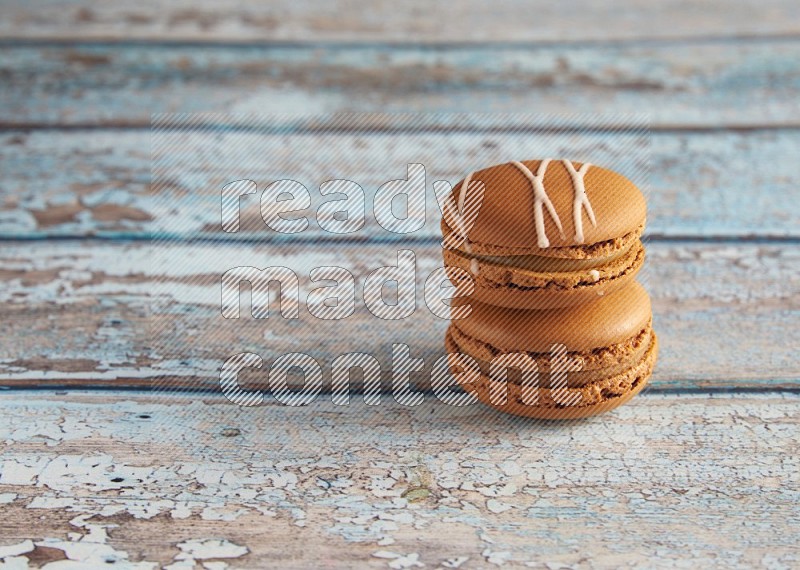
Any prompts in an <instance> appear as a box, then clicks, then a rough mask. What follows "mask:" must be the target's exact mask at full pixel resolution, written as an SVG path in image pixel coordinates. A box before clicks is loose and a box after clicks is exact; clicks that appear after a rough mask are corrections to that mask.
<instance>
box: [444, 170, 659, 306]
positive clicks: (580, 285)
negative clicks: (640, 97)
mask: <svg viewBox="0 0 800 570" xmlns="http://www.w3.org/2000/svg"><path fill="white" fill-rule="evenodd" d="M465 182H466V184H465ZM478 182H482V183H483V196H482V200H481V199H480V197H481V196H480V192H479V191H478V189H479V186H480V185H478V184H477V183H478ZM451 197H452V203H453V204H455V205H457V206H456V207H457V208H458V211H460V212H461V213H464V210H465V209H466V210H470V211H472V212H473V213H474V212H477V214H476V215H477V217H473V223H472V224H470V223H469V220H467V216H465V217H464V218H463V219H460V220H459V219H456V218H454V217H453V216H452V215H449V212H446V213H445V216H444V217H443V219H442V224H441V226H442V233H443V235H444V236H445V241H447V238H448V237H449V238H450V239H451V241H454V243H453V244H451V246H450V247H449V248H445V249H443V256H444V262H445V266H446V267H447V268H448V276H449V277H450V279H451V280H452V281H453V282H454V284H456V285H458V284H459V282H460V281H464V280H465V279H468V278H469V277H468V276H467V274H469V275H470V276H471V278H472V280H473V282H474V291H473V293H472V295H471V297H472V298H473V299H477V300H478V301H482V302H484V303H488V304H491V305H498V306H502V307H511V308H525V309H535V308H553V307H567V306H571V305H578V304H581V303H587V302H591V301H594V300H597V299H598V298H599V297H601V296H602V295H606V294H609V293H611V292H612V291H615V290H617V289H619V288H621V287H623V286H625V285H626V284H628V283H630V282H631V281H633V279H634V277H635V276H636V273H637V272H638V271H639V269H640V268H641V266H642V264H643V262H644V248H643V246H642V242H641V240H640V237H641V234H642V232H643V230H644V226H645V218H646V204H645V199H644V196H643V195H642V193H641V192H640V190H639V189H638V188H637V187H636V185H635V184H634V183H633V182H631V181H630V180H628V179H627V178H626V177H624V176H622V175H621V174H618V173H616V172H613V171H611V170H607V169H605V168H601V167H599V166H595V165H590V164H586V163H580V162H571V161H569V160H549V159H548V160H527V161H523V162H509V163H506V164H500V165H497V166H492V167H489V168H485V169H483V170H479V171H477V172H474V173H472V174H471V175H470V176H468V177H467V178H465V180H462V181H461V182H459V183H458V184H457V185H456V186H455V187H454V188H453V192H452V195H451ZM465 203H466V206H465ZM456 267H457V268H460V269H462V270H463V271H465V272H467V273H466V274H465V273H461V272H458V271H453V270H452V268H456Z"/></svg>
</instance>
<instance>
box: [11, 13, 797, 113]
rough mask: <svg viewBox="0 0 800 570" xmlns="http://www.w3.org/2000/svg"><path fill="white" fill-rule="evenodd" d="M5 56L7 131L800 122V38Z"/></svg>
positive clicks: (56, 48) (59, 50)
mask: <svg viewBox="0 0 800 570" xmlns="http://www.w3.org/2000/svg"><path fill="white" fill-rule="evenodd" d="M37 5H38V4H37ZM598 7H599V5H598ZM561 9H563V8H559V10H561ZM601 9H602V10H604V11H605V10H606V5H603V7H602V8H601ZM726 12H727V10H726ZM4 21H5V20H4ZM659 25H660V26H661V25H663V24H661V23H660V24H659ZM664 29H667V28H664ZM0 62H2V63H0V74H1V75H0V76H2V78H3V82H4V87H5V88H4V89H3V92H2V95H0V101H1V102H2V106H0V125H2V126H4V127H6V128H8V127H9V126H14V125H16V126H38V127H45V126H64V125H95V126H96V125H101V126H109V127H114V126H131V125H138V126H148V125H149V122H150V115H151V113H153V112H205V111H209V110H216V111H224V112H240V113H241V112H249V113H272V114H277V113H301V114H307V113H327V112H333V111H356V112H363V111H371V112H391V111H472V112H486V111H514V112H526V111H527V112H536V113H553V112H556V113H603V112H605V113H613V112H618V113H619V112H622V113H629V112H637V113H649V114H650V115H651V117H652V121H653V124H654V126H657V127H660V128H718V127H729V126H737V127H754V126H755V127H763V126H770V127H781V126H786V125H794V126H797V125H798V111H800V103H799V102H798V100H799V98H798V85H797V81H796V77H797V76H798V73H800V37H798V38H797V39H794V38H787V39H780V40H775V41H769V42H764V41H742V42H726V41H721V42H717V41H687V42H678V43H666V44H664V43H647V42H646V43H642V44H639V43H634V44H627V43H622V44H614V43H601V44H598V45H595V44H589V45H555V46H549V45H543V46H529V45H519V46H516V45H499V46H443V47H436V48H432V47H423V46H418V45H408V46H396V47H388V46H374V45H368V46H358V45H356V46H351V45H346V46H335V45H334V46H307V45H280V46H238V47H237V46H197V45H172V46H164V45H147V44H144V45H120V46H116V45H109V44H97V45H95V44H81V43H77V44H72V43H69V44H66V45H61V44H53V45H50V44H44V45H15V44H13V43H11V44H5V45H2V46H0Z"/></svg>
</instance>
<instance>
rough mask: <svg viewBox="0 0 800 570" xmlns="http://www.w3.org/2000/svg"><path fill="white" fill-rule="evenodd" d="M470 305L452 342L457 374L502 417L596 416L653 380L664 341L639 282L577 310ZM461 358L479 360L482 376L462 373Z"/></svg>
mask: <svg viewBox="0 0 800 570" xmlns="http://www.w3.org/2000/svg"><path fill="white" fill-rule="evenodd" d="M464 302H465V301H463V299H462V300H461V303H464ZM468 303H469V305H470V306H471V312H470V313H469V315H468V316H466V317H465V318H462V319H459V320H454V321H452V323H451V324H450V327H449V328H448V329H447V333H446V336H445V347H446V350H447V352H448V354H450V364H451V371H452V372H454V373H455V375H456V379H457V380H458V382H459V384H461V386H462V387H463V388H464V389H465V390H467V391H469V392H474V393H475V394H476V395H477V397H478V399H479V400H480V401H482V402H483V403H485V404H487V405H489V406H491V407H493V408H495V409H497V410H499V411H502V412H506V413H511V414H515V415H519V416H526V417H532V418H542V419H572V418H583V417H588V416H593V415H596V414H600V413H602V412H606V411H608V410H611V409H613V408H616V407H617V406H619V405H621V404H624V403H625V402H627V401H629V400H630V399H631V398H633V397H634V396H635V395H636V394H638V393H639V392H640V391H641V390H642V389H643V388H644V387H645V386H646V385H647V382H648V380H649V378H650V376H651V374H652V372H653V367H654V366H655V363H656V358H657V355H658V341H657V339H656V335H655V333H654V332H653V327H652V313H651V307H650V298H649V296H648V295H647V292H646V291H645V290H644V288H643V287H642V286H641V285H640V284H639V283H637V282H632V283H629V284H628V285H626V286H625V287H623V288H622V289H618V290H616V291H614V292H613V293H610V294H609V295H606V296H604V297H603V298H601V299H600V300H598V301H597V302H594V303H588V304H584V305H579V306H575V307H562V308H556V309H546V310H530V309H511V308H503V307H494V306H491V305H486V304H484V303H481V302H479V301H474V300H470V301H468ZM458 353H461V354H465V355H468V356H470V357H472V358H473V359H474V360H475V361H476V362H477V365H478V366H479V368H480V373H479V374H478V373H477V369H473V370H472V373H469V371H468V367H464V366H461V365H457V364H456V360H455V359H454V356H455V355H456V354H458Z"/></svg>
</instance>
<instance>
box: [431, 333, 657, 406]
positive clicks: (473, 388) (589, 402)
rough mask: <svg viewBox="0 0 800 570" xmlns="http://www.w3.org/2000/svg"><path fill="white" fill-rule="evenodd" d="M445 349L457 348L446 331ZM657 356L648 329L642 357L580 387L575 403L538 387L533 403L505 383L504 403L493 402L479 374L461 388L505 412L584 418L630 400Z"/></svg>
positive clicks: (486, 382)
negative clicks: (588, 386)
mask: <svg viewBox="0 0 800 570" xmlns="http://www.w3.org/2000/svg"><path fill="white" fill-rule="evenodd" d="M445 346H446V348H447V351H448V352H458V348H457V346H456V345H455V344H454V342H453V341H452V337H451V336H450V335H449V334H448V335H447V337H446V338H445ZM657 359H658V338H657V336H656V335H655V333H651V340H650V345H649V347H648V350H647V352H646V353H645V354H644V356H643V357H642V359H641V360H640V361H639V362H638V363H637V364H635V365H634V366H632V367H631V368H630V369H628V370H626V371H624V372H621V373H619V374H617V375H615V376H612V377H609V378H608V379H606V381H604V382H603V383H602V385H595V386H592V387H591V389H590V390H588V391H587V390H585V389H583V390H581V391H580V392H581V394H582V396H583V397H582V399H581V401H580V403H579V404H577V405H573V406H564V405H560V404H557V403H556V402H555V401H554V400H553V398H552V395H551V391H550V390H546V389H540V392H539V400H538V401H537V402H535V403H533V404H526V403H524V402H523V401H522V397H521V393H520V387H519V386H516V385H514V384H511V383H509V384H507V385H506V387H507V389H508V391H507V392H506V401H505V403H494V402H493V401H492V398H491V395H492V394H491V388H492V383H493V381H492V380H490V379H489V377H488V376H487V375H485V374H481V375H480V377H479V381H478V382H476V383H469V384H464V386H463V387H464V389H465V390H467V391H469V392H472V393H474V394H475V395H476V396H477V397H478V399H479V400H480V401H481V402H482V403H484V404H486V405H487V406H489V407H491V408H493V409H495V410H497V411H500V412H504V413H507V414H512V415H516V416H523V417H528V418H535V419H546V420H569V419H579V418H586V417H590V416H595V415H598V414H602V413H605V412H607V411H610V410H612V409H614V408H617V407H619V406H621V405H623V404H625V403H627V402H628V401H630V400H631V399H632V398H633V397H634V396H636V394H638V393H639V392H641V391H642V390H643V389H644V387H645V386H646V385H647V384H648V382H649V380H650V377H651V376H652V374H653V369H654V367H655V363H656V360H657Z"/></svg>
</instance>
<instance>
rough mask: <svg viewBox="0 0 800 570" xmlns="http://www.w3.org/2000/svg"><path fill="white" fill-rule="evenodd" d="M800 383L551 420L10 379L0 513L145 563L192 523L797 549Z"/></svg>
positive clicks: (483, 541)
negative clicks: (61, 386) (256, 404)
mask: <svg viewBox="0 0 800 570" xmlns="http://www.w3.org/2000/svg"><path fill="white" fill-rule="evenodd" d="M799 400H800V396H798V395H797V394H780V393H774V394H757V395H737V394H722V395H715V396H711V397H709V396H708V395H705V394H697V395H682V396H679V397H676V396H674V395H661V394H650V395H648V396H645V397H642V398H639V399H638V401H637V402H636V404H632V405H629V406H624V407H622V408H620V409H619V411H617V412H616V413H615V414H614V421H608V418H602V417H601V418H594V419H591V420H589V421H586V422H577V423H572V424H569V425H566V426H565V425H563V424H557V425H541V424H540V425H538V426H537V425H531V424H530V423H526V422H520V421H516V420H514V419H510V418H509V417H499V416H494V415H487V414H486V413H485V412H484V411H482V410H480V409H478V408H475V407H472V408H450V407H446V406H441V405H436V404H435V402H430V401H429V402H427V403H425V404H423V405H422V406H420V407H418V408H407V407H403V406H399V405H397V404H387V407H381V408H368V407H366V406H364V405H363V404H360V405H353V406H350V407H346V408H341V407H336V406H333V405H331V404H330V403H321V402H320V403H318V404H315V405H313V406H308V407H304V408H287V407H285V406H267V407H266V408H255V409H253V408H251V409H243V411H242V412H241V413H239V414H234V415H233V417H232V415H231V412H230V406H229V405H228V404H227V403H220V402H219V401H218V400H215V399H213V398H209V399H202V398H200V397H182V396H172V397H168V396H166V395H163V394H162V395H153V394H152V393H147V392H145V393H141V392H129V393H126V394H124V395H122V396H115V395H113V394H108V393H97V392H89V393H84V392H70V393H69V394H58V393H53V392H51V391H42V392H39V393H38V394H37V397H36V398H35V399H33V400H31V398H30V396H29V393H27V392H18V391H10V392H8V393H6V394H3V395H0V402H2V406H3V410H4V412H5V414H6V421H4V422H3V424H1V425H0V440H2V441H3V443H2V444H0V446H2V449H3V459H2V461H3V463H2V465H3V470H4V471H3V476H2V478H0V485H2V486H3V492H4V495H0V497H4V498H5V500H6V501H7V502H6V505H5V511H6V513H7V515H8V516H6V517H4V519H3V521H2V522H0V525H2V526H0V529H2V531H3V535H4V537H5V538H4V542H5V543H7V544H9V543H10V544H19V543H21V542H23V540H25V539H33V544H31V545H30V546H31V547H32V548H33V547H35V549H33V552H31V553H28V554H27V555H28V556H31V557H34V556H35V557H36V558H38V559H41V558H43V557H46V556H49V557H52V558H56V557H62V558H63V556H64V554H63V553H64V551H65V550H66V551H68V552H69V551H70V547H72V549H71V550H72V555H73V557H74V558H75V559H77V560H92V559H94V560H97V559H98V558H100V559H101V560H103V558H102V557H106V556H107V557H113V558H115V559H117V560H124V559H128V560H130V561H133V562H136V563H139V564H140V565H141V567H145V564H146V563H151V564H153V563H155V564H160V565H164V564H169V563H171V562H173V560H174V559H175V558H177V557H178V556H179V555H180V554H181V553H182V552H184V551H186V550H189V546H192V545H187V544H186V543H187V542H188V541H190V540H193V541H197V542H198V543H199V545H204V546H205V548H203V549H202V551H201V548H200V547H199V545H197V544H194V546H193V548H194V550H192V551H193V552H194V551H201V552H203V551H204V552H205V553H206V555H207V556H208V557H209V558H218V557H221V556H220V555H229V556H231V558H226V559H225V560H224V561H225V562H228V563H230V564H231V565H232V566H234V567H242V568H253V567H256V566H261V565H266V564H268V563H269V564H271V565H273V566H275V567H281V568H302V567H315V568H316V567H351V566H353V565H359V566H368V567H377V568H381V567H383V568H385V567H387V564H390V563H391V562H392V561H394V560H401V558H400V557H403V558H404V559H405V560H406V561H412V560H418V561H419V563H422V564H425V566H426V567H433V568H436V567H444V566H442V563H443V562H445V561H447V560H448V559H463V558H466V559H467V560H466V561H465V562H464V564H463V565H462V566H461V567H462V568H490V567H493V565H494V563H501V562H505V564H506V565H507V566H509V567H513V566H519V567H523V565H524V564H525V563H532V565H533V566H534V567H539V568H548V567H550V568H551V567H557V568H564V567H580V568H584V567H603V568H620V567H629V566H630V567H653V566H661V567H666V566H671V567H674V566H681V565H683V564H686V563H688V562H691V563H692V564H693V565H698V566H702V567H765V566H768V567H785V568H789V567H793V566H796V565H797V562H798V554H800V552H798V550H797V541H796V538H797V530H796V529H797V524H798V522H800V520H799V519H800V509H799V508H798V504H797V484H798V472H800V463H799V460H798V451H800V449H798V440H797V437H796V436H797V430H798V424H797V422H798V417H797V408H798V405H800V401H799ZM112 403H113V405H110V404H112ZM164 426H166V429H164ZM235 430H238V432H239V435H231V434H233V433H236V431H235ZM226 434H227V435H226ZM745 458H746V460H743V459H745ZM9 473H11V474H9ZM9 523H10V524H9ZM667 529H668V531H667ZM66 532H71V533H74V536H73V538H72V539H67V538H66V537H65V533H66ZM79 538H80V540H78V539H79ZM215 540H217V541H219V540H224V541H227V542H226V543H222V544H219V543H213V542H212V541H215ZM50 541H52V542H50ZM209 543H210V544H209ZM228 543H230V544H228ZM76 544H83V545H84V547H87V546H88V545H89V544H91V545H93V546H94V547H95V552H94V553H92V552H91V551H89V548H84V549H83V550H79V549H78V548H77V547H76V546H75V545H76ZM236 547H240V548H241V550H237V549H236ZM76 551H77V552H76ZM87 551H88V552H87ZM390 553H391V554H390ZM93 555H94V558H92V557H93ZM396 564H397V565H396V566H392V568H397V567H404V566H402V563H396ZM409 567H412V566H409Z"/></svg>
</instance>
